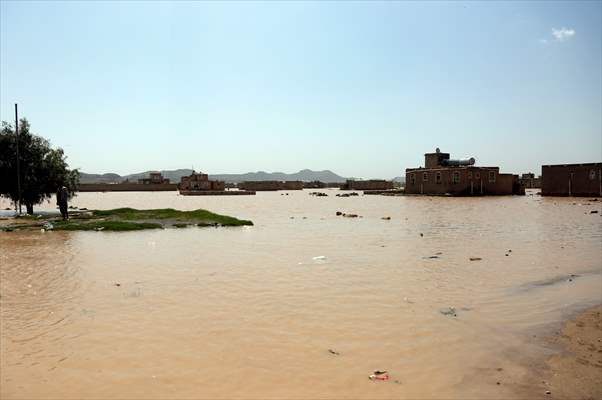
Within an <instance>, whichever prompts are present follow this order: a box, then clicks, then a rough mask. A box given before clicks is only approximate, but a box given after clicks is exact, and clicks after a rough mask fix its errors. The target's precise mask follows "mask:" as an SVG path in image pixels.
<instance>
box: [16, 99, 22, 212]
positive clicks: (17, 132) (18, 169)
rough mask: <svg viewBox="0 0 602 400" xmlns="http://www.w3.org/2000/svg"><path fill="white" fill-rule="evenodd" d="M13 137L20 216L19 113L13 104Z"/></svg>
mask: <svg viewBox="0 0 602 400" xmlns="http://www.w3.org/2000/svg"><path fill="white" fill-rule="evenodd" d="M15 135H16V136H17V192H18V195H19V215H21V160H20V158H19V113H18V111H17V103H15Z"/></svg>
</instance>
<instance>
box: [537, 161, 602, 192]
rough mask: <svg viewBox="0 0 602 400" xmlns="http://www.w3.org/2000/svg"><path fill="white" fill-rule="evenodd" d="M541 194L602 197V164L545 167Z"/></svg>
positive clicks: (542, 175)
mask: <svg viewBox="0 0 602 400" xmlns="http://www.w3.org/2000/svg"><path fill="white" fill-rule="evenodd" d="M541 194H542V196H587V197H602V163H587V164H560V165H543V166H542V167H541Z"/></svg>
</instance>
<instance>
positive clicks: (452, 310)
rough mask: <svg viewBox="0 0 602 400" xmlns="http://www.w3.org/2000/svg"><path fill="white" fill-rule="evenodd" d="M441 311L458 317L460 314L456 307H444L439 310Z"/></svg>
mask: <svg viewBox="0 0 602 400" xmlns="http://www.w3.org/2000/svg"><path fill="white" fill-rule="evenodd" d="M439 312H440V313H441V314H443V315H447V316H450V317H457V316H458V314H457V313H456V309H455V308H454V307H447V308H443V309H441V310H439Z"/></svg>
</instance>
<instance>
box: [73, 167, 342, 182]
mask: <svg viewBox="0 0 602 400" xmlns="http://www.w3.org/2000/svg"><path fill="white" fill-rule="evenodd" d="M150 172H153V171H145V172H140V173H136V174H130V175H125V176H120V175H118V174H114V173H107V174H87V173H85V172H81V173H80V182H81V183H119V182H123V181H125V180H129V181H131V182H137V181H138V179H141V178H146V177H148V176H149V174H150ZM159 172H161V174H163V176H164V177H165V178H168V179H169V180H170V181H171V182H172V183H178V182H180V178H181V177H182V176H188V175H190V174H191V173H192V170H191V169H176V170H162V171H159ZM197 172H198V171H197ZM209 178H210V179H216V180H221V181H226V182H228V183H237V182H243V181H271V180H274V181H306V182H310V181H322V182H345V180H346V179H347V178H344V177H342V176H340V175H337V174H335V173H334V172H332V171H330V170H324V171H312V170H310V169H303V170H301V171H299V172H295V173H292V174H287V173H284V172H265V171H257V172H247V173H245V174H214V175H213V174H210V175H209Z"/></svg>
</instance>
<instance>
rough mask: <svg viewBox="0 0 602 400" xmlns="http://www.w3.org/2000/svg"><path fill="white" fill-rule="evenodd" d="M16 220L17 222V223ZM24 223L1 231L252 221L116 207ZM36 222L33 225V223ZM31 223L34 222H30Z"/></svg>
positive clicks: (125, 228)
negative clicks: (48, 225) (66, 217)
mask: <svg viewBox="0 0 602 400" xmlns="http://www.w3.org/2000/svg"><path fill="white" fill-rule="evenodd" d="M18 220H19V219H16V221H18ZM25 220H26V221H27V222H25V221H23V223H16V224H11V225H8V226H6V225H5V226H4V227H2V228H0V230H4V231H7V232H10V231H12V230H17V229H28V230H33V229H42V228H44V224H45V223H47V222H50V223H51V224H52V225H53V228H52V230H55V231H94V230H95V231H117V232H123V231H138V230H143V229H161V228H164V227H175V228H185V227H188V226H199V227H205V226H215V227H218V226H242V225H253V222H251V221H246V220H241V219H238V218H234V217H229V216H227V215H220V214H215V213H212V212H210V211H207V210H201V209H199V210H194V211H178V210H174V209H173V208H161V209H154V210H136V209H134V208H117V209H114V210H90V211H87V212H82V213H73V214H72V215H71V218H70V219H69V220H67V221H62V220H61V219H60V217H58V216H57V217H50V218H48V217H46V218H31V219H29V218H25ZM34 220H35V222H34ZM32 222H33V223H32Z"/></svg>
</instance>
